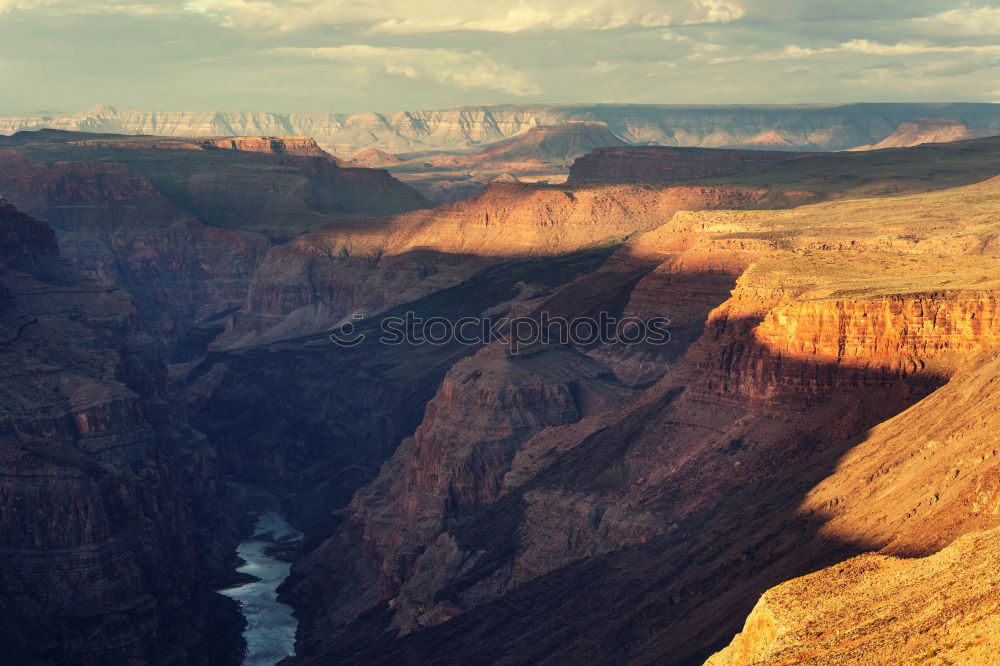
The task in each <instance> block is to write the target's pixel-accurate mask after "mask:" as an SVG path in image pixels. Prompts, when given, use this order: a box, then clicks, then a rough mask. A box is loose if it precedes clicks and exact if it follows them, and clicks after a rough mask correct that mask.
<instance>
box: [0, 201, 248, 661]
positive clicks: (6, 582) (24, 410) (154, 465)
mask: <svg viewBox="0 0 1000 666" xmlns="http://www.w3.org/2000/svg"><path fill="white" fill-rule="evenodd" d="M0 229H3V232H2V242H0V267H2V268H0V283H2V286H3V289H2V293H3V295H4V297H3V302H2V305H0V346H2V348H3V351H2V354H0V359H2V366H3V374H4V381H3V382H2V384H0V392H2V396H0V405H2V407H0V459H2V461H3V464H2V472H0V549H2V551H3V553H4V566H3V568H2V572H0V596H2V598H3V607H4V612H3V613H2V617H0V644H2V648H0V649H2V650H3V652H4V655H5V659H7V660H10V661H11V663H18V664H27V665H30V664H57V663H58V664H74V665H80V666H97V665H105V664H108V665H116V664H120V665H126V664H137V663H163V662H166V661H171V660H180V661H183V662H184V663H191V664H208V663H233V662H234V660H235V657H236V656H237V653H236V652H221V653H220V652H219V651H218V649H217V647H216V646H215V645H213V643H212V642H211V641H210V640H209V638H208V634H209V632H210V631H211V630H212V628H213V624H212V622H213V618H212V609H213V608H215V605H214V604H213V603H212V600H211V598H210V596H209V595H210V594H211V593H210V592H209V591H208V590H207V589H205V586H206V585H207V578H206V573H205V572H206V570H205V569H204V568H203V563H204V560H203V557H205V554H206V552H207V549H209V548H210V547H211V544H212V542H213V541H214V539H215V538H216V536H218V534H217V533H215V534H214V533H213V531H215V530H218V529H219V526H220V514H219V509H218V507H219V505H220V493H219V489H218V485H217V483H218V478H217V474H216V471H215V462H214V456H213V455H212V453H211V451H210V450H209V449H208V448H207V447H206V445H205V442H204V437H203V436H202V435H201V434H200V433H197V432H196V431H194V430H192V429H191V428H190V427H188V426H187V425H186V423H185V422H184V420H183V419H182V418H180V417H179V416H178V415H177V414H176V412H175V409H174V408H173V406H172V405H171V403H170V400H169V396H168V393H167V377H166V368H165V367H164V365H163V364H162V362H161V361H160V358H159V357H158V355H157V353H156V349H155V345H154V341H153V339H152V337H150V336H149V335H148V334H147V333H146V332H145V331H144V329H143V326H142V323H141V320H140V318H139V316H138V314H137V313H136V311H135V309H134V308H133V307H132V305H131V303H130V301H129V298H128V296H127V295H126V294H125V293H124V292H122V291H120V290H116V289H113V288H108V287H106V286H103V285H100V284H98V283H96V282H92V281H88V280H85V279H83V278H81V277H80V276H79V275H78V274H77V273H76V272H75V271H74V270H73V269H72V268H70V266H69V264H68V263H67V262H66V261H65V260H63V259H62V258H61V257H60V256H59V253H58V250H57V248H56V244H55V236H54V234H53V232H52V230H51V229H50V228H48V227H47V226H46V225H45V224H44V223H41V222H38V221H37V220H34V219H32V218H30V217H28V216H26V215H23V214H21V213H19V212H18V211H17V210H16V209H14V208H13V206H11V205H10V204H9V203H7V202H6V201H5V200H2V199H0ZM213 659H214V660H216V661H214V662H213V661H212V660H213Z"/></svg>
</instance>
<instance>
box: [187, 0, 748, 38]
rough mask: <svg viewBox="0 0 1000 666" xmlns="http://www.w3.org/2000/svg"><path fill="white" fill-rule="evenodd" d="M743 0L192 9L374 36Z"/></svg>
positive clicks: (201, 4) (249, 3)
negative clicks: (357, 28) (354, 29)
mask: <svg viewBox="0 0 1000 666" xmlns="http://www.w3.org/2000/svg"><path fill="white" fill-rule="evenodd" d="M735 1H736V0H535V1H534V2H528V1H526V0H520V1H518V2H506V3H488V2H458V1H456V0H425V1H424V2H412V1H406V0H383V1H382V2H361V3H359V2H354V1H352V0H332V1H322V0H286V1H284V2H278V1H277V0H191V1H190V2H188V3H187V5H186V7H187V9H188V10H189V11H192V12H198V13H202V14H205V15H208V16H210V17H212V18H214V19H215V20H217V21H219V22H220V23H221V24H222V25H224V26H226V27H229V28H244V29H256V30H262V29H263V30H278V31H282V32H291V31H297V30H304V29H307V28H311V27H315V26H319V25H347V24H351V23H360V24H367V32H368V33H370V34H396V35H402V34H421V33H437V32H459V31H483V32H495V33H516V32H522V31H526V30H610V29H615V28H626V27H645V28H655V27H665V26H668V25H674V24H698V23H722V22H728V21H734V20H736V19H738V18H740V17H742V16H743V14H744V12H743V10H742V8H741V7H740V6H738V5H736V4H734V3H735Z"/></svg>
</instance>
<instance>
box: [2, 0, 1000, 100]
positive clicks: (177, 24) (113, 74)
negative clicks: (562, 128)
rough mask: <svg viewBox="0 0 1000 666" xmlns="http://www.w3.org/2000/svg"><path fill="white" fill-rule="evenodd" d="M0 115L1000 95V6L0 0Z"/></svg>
mask: <svg viewBox="0 0 1000 666" xmlns="http://www.w3.org/2000/svg"><path fill="white" fill-rule="evenodd" d="M0 82H2V91H3V94H2V95H0V112H5V113H11V112H30V111H37V110H61V111H79V110H84V109H87V108H90V107H92V106H95V105H97V104H111V105H115V106H120V107H125V108H145V109H247V110H267V111H330V112H348V113H349V112H357V111H372V110H377V111H392V110H400V109H413V108H444V107H449V106H453V105H456V104H486V103H502V102H515V103H516V102H522V103H523V102H644V103H676V104H692V103H718V104H724V103H791V102H803V103H807V102H849V101H1000V4H997V3H996V2H993V3H992V4H991V3H982V2H975V1H973V2H968V3H966V2H946V1H938V0H841V1H839V2H831V1H830V0H532V1H530V2H525V1H521V0H515V1H503V0H501V1H499V2H480V1H477V0H465V1H462V2H454V1H450V0H370V1H365V0H189V1H185V0H176V1H171V0H124V1H117V0H0Z"/></svg>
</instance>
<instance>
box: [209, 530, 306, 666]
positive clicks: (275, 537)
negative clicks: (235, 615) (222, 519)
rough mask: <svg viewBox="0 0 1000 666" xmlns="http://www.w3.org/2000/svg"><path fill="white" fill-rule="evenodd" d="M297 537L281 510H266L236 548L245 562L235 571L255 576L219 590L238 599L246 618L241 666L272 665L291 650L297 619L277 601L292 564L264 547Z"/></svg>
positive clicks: (298, 534) (290, 541)
mask: <svg viewBox="0 0 1000 666" xmlns="http://www.w3.org/2000/svg"><path fill="white" fill-rule="evenodd" d="M301 539H302V533H301V532H299V531H298V530H296V529H295V528H293V527H292V526H291V525H289V524H288V523H287V522H286V521H285V519H284V517H283V516H282V515H281V514H279V513H276V512H274V511H268V512H267V513H264V514H262V515H261V516H260V517H259V518H257V524H256V526H255V527H254V533H253V536H251V537H250V538H249V539H247V540H246V541H244V542H243V543H241V544H240V545H239V547H238V548H237V549H236V553H237V554H238V555H239V556H240V558H241V559H242V560H243V561H244V562H245V563H246V564H244V565H243V566H241V567H239V568H238V569H237V571H239V572H241V573H245V574H250V575H251V576H253V577H254V578H256V579H257V580H256V581H254V582H252V583H246V584H245V585H240V586H239V587H233V588H230V589H228V590H222V591H220V592H219V594H222V595H224V596H227V597H229V598H230V599H235V600H236V601H238V602H239V603H240V612H241V613H243V617H244V618H246V621H247V626H246V629H244V630H243V638H244V639H245V640H246V643H247V652H246V656H245V657H244V658H243V666H274V664H277V663H278V662H279V661H281V660H282V659H284V658H285V657H291V656H293V655H294V654H295V632H296V630H297V629H298V625H299V623H298V621H297V620H296V619H295V616H294V615H292V607H291V606H289V605H287V604H283V603H281V602H280V601H278V586H279V585H281V584H282V583H283V582H284V581H285V579H286V578H287V577H288V574H289V572H290V571H291V568H292V565H291V564H289V563H288V562H283V561H281V560H278V559H275V558H273V557H270V556H268V554H267V551H268V550H270V549H272V548H274V547H275V546H279V545H283V544H289V543H294V542H296V541H299V540H301Z"/></svg>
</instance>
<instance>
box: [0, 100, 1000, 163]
mask: <svg viewBox="0 0 1000 666" xmlns="http://www.w3.org/2000/svg"><path fill="white" fill-rule="evenodd" d="M925 119H933V120H935V121H942V120H943V121H951V122H954V123H958V124H959V125H961V126H965V127H966V128H968V129H969V130H970V135H974V136H981V135H983V134H996V133H1000V105H998V104H973V103H956V104H830V105H784V106H782V105H750V106H680V105H650V104H628V105H622V104H580V105H541V104H524V105H494V106H463V107H456V108H453V109H445V110H438V111H399V112H394V113H358V114H353V115H345V114H337V113H269V112H248V111H140V110H132V109H119V108H115V107H110V106H98V107H95V108H93V109H90V110H88V111H83V112H80V113H67V114H62V115H57V114H42V113H40V114H22V115H6V116H0V134H13V133H14V132H17V131H20V130H32V129H40V128H54V129H66V130H79V131H88V132H108V133H119V134H155V135H162V136H311V137H313V138H315V139H316V141H317V143H319V144H320V145H321V146H322V147H323V148H324V149H326V150H329V151H331V152H333V153H335V154H337V155H340V156H344V157H346V156H349V155H353V154H354V153H356V152H357V151H359V150H361V149H363V148H366V147H368V146H375V147H377V148H378V149H380V150H383V151H386V152H389V153H404V154H405V153H429V152H435V151H460V150H471V149H475V148H481V147H483V146H486V145H489V144H495V143H497V142H501V141H505V140H508V139H511V138H514V137H518V136H520V135H523V134H525V133H526V132H528V131H529V130H530V129H532V128H533V127H537V126H539V125H559V124H564V123H569V122H578V121H585V122H593V123H603V124H604V125H606V126H607V128H608V129H609V130H610V131H611V132H613V133H614V134H615V136H617V137H618V138H619V139H621V140H622V141H624V142H626V143H631V144H653V145H666V146H699V147H708V148H764V149H769V150H793V151H800V150H801V151H816V150H845V149H849V148H856V147H859V146H873V145H876V144H879V143H880V142H881V141H883V140H885V139H886V138H888V137H890V136H891V135H893V133H894V132H896V131H897V130H898V129H899V128H900V126H901V125H903V124H906V123H913V122H914V121H922V120H925ZM918 138H919V137H918Z"/></svg>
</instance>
